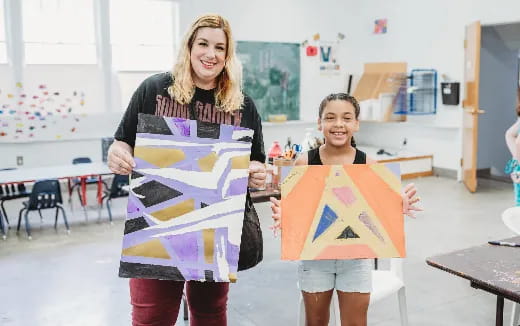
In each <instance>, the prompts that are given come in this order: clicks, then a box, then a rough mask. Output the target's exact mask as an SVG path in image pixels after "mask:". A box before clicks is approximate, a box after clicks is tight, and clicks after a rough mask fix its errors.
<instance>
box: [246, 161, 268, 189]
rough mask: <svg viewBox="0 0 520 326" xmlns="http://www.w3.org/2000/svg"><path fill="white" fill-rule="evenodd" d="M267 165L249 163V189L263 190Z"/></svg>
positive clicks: (255, 162) (254, 162) (256, 162)
mask: <svg viewBox="0 0 520 326" xmlns="http://www.w3.org/2000/svg"><path fill="white" fill-rule="evenodd" d="M265 177H266V172H265V165H264V164H263V163H260V162H258V161H251V162H249V182H248V187H249V188H263V187H264V186H265Z"/></svg>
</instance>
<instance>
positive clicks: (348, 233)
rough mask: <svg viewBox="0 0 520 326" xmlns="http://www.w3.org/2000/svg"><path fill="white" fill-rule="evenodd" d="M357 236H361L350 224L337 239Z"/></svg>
mask: <svg viewBox="0 0 520 326" xmlns="http://www.w3.org/2000/svg"><path fill="white" fill-rule="evenodd" d="M355 238H359V235H357V233H356V232H354V230H352V228H351V227H350V226H347V227H346V228H345V230H343V232H341V234H340V235H339V237H337V238H336V239H355Z"/></svg>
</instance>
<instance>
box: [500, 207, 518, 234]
mask: <svg viewBox="0 0 520 326" xmlns="http://www.w3.org/2000/svg"><path fill="white" fill-rule="evenodd" d="M502 221H503V222H504V224H505V225H506V226H507V227H508V228H509V229H510V230H511V231H513V232H514V233H516V234H520V206H516V207H510V208H508V209H506V210H505V211H503V212H502Z"/></svg>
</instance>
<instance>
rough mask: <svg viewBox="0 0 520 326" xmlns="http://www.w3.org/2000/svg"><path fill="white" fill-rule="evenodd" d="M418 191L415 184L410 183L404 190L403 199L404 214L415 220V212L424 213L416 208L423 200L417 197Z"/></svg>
mask: <svg viewBox="0 0 520 326" xmlns="http://www.w3.org/2000/svg"><path fill="white" fill-rule="evenodd" d="M416 194H417V189H416V188H415V184H413V183H410V184H407V185H406V187H404V189H403V193H402V197H403V214H404V215H408V216H409V217H412V218H415V214H414V213H413V211H417V212H419V211H422V209H421V208H419V207H417V206H415V204H416V203H418V202H419V201H420V200H421V198H420V197H416V196H415V195H416Z"/></svg>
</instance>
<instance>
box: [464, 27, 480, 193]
mask: <svg viewBox="0 0 520 326" xmlns="http://www.w3.org/2000/svg"><path fill="white" fill-rule="evenodd" d="M480 38H481V26H480V22H479V21H477V22H474V23H472V24H470V25H468V26H466V38H465V40H464V89H465V94H464V100H463V101H462V106H463V108H464V113H463V122H462V128H463V131H462V179H463V181H464V184H465V185H466V187H467V188H468V190H469V191H471V192H475V191H476V190H477V149H478V116H479V114H481V113H482V112H483V111H481V110H480V108H479V84H480V83H479V81H480V46H481V42H480Z"/></svg>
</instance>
